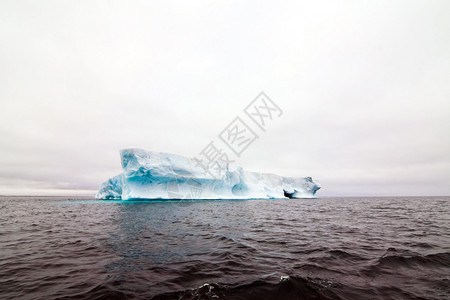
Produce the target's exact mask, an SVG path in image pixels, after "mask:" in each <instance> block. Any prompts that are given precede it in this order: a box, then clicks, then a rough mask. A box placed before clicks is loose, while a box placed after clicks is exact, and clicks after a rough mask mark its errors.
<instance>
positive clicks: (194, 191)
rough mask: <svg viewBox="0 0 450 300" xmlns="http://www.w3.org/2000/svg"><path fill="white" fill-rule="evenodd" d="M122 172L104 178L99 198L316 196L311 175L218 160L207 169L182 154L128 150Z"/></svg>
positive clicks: (122, 153)
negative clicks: (250, 169) (286, 173)
mask: <svg viewBox="0 0 450 300" xmlns="http://www.w3.org/2000/svg"><path fill="white" fill-rule="evenodd" d="M120 155H121V159H122V167H123V172H122V173H121V174H119V175H117V176H115V177H113V178H110V179H109V180H107V181H106V182H104V183H103V184H102V185H101V187H100V189H99V191H98V193H97V195H96V198H97V199H122V200H129V199H255V198H256V199H271V198H284V197H288V198H315V193H316V192H317V190H318V189H320V186H319V185H318V184H317V183H315V182H314V181H313V180H312V178H311V177H295V178H294V177H282V176H278V175H275V174H265V173H255V172H247V171H244V170H243V169H242V168H241V167H237V166H232V165H228V164H225V163H219V162H216V163H217V166H218V167H216V168H211V169H205V168H204V167H202V166H201V165H200V164H199V163H198V161H196V160H195V159H190V158H186V157H183V156H179V155H174V154H168V153H161V152H151V151H145V150H141V149H124V150H122V151H121V152H120Z"/></svg>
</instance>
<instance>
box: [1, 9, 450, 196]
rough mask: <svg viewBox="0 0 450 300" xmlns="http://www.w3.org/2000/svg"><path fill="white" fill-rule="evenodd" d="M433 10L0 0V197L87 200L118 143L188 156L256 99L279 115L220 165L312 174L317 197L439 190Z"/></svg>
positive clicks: (446, 72)
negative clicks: (82, 196) (79, 196)
mask: <svg viewBox="0 0 450 300" xmlns="http://www.w3.org/2000/svg"><path fill="white" fill-rule="evenodd" d="M449 12H450V1H446V0H444V1H429V0H428V1H411V0H405V1H166V0H165V1H18V0H11V1H6V0H4V1H1V2H0V101H1V102H0V103H1V108H0V137H1V139H0V194H49V193H62V194H74V193H77V190H78V191H80V190H81V193H88V194H92V193H93V192H94V190H96V189H97V188H98V187H99V185H100V184H101V183H102V181H104V180H106V179H107V178H109V177H111V176H113V175H116V174H118V173H119V172H120V171H121V166H120V159H119V150H120V149H122V148H129V147H139V148H143V149H147V150H153V151H160V152H170V153H175V154H180V155H184V156H189V157H192V156H195V155H197V154H198V153H199V152H200V151H201V150H202V149H203V148H205V146H206V145H207V144H208V143H209V142H210V141H213V140H217V136H218V134H219V133H220V132H221V131H222V130H223V129H224V128H225V127H226V126H227V125H228V124H229V123H230V122H231V121H232V120H233V119H234V118H235V117H237V116H242V118H244V117H245V115H243V109H244V108H245V107H246V106H247V105H248V104H249V103H250V102H251V101H252V100H253V99H254V98H255V97H256V96H257V95H258V94H259V92H261V91H264V92H265V93H266V94H267V95H268V96H269V97H270V98H271V99H272V100H273V101H274V102H275V103H276V104H277V105H278V106H279V107H280V108H281V109H282V110H283V115H282V116H281V117H279V118H274V120H272V121H271V122H270V124H267V130H266V132H262V131H256V129H258V128H255V132H256V133H257V134H258V135H259V138H258V139H257V140H256V141H255V142H254V143H253V144H252V145H250V146H249V147H248V148H247V149H246V150H245V152H244V153H243V154H242V155H241V157H233V159H234V160H235V161H236V163H237V164H238V165H241V166H243V167H244V168H245V169H247V170H250V171H258V172H272V173H277V174H280V175H286V176H312V177H313V179H314V180H317V181H318V182H319V183H321V185H322V186H323V188H322V190H321V191H320V192H319V196H345V195H348V196H356V195H450V134H449V129H450V18H449ZM248 125H250V126H251V125H255V124H251V123H248ZM219 145H220V144H219ZM222 146H223V145H222ZM224 147H225V146H224ZM224 149H225V148H224Z"/></svg>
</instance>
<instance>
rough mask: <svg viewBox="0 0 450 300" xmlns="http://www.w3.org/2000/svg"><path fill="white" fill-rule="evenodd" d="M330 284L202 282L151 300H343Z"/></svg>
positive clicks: (293, 280) (287, 278)
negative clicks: (332, 289) (229, 283)
mask: <svg viewBox="0 0 450 300" xmlns="http://www.w3.org/2000/svg"><path fill="white" fill-rule="evenodd" d="M332 284H333V283H331V282H329V281H327V282H325V281H320V280H318V279H312V278H303V277H296V276H294V277H290V276H282V277H281V279H280V281H279V282H278V283H270V282H267V281H263V280H256V281H253V282H251V283H248V284H242V285H236V286H227V285H221V284H215V283H212V284H209V283H205V284H203V285H202V286H200V287H198V288H196V289H189V290H184V291H179V292H174V293H164V294H160V295H156V296H155V297H153V298H152V299H153V300H168V299H183V300H191V299H192V300H193V299H198V300H200V299H227V300H241V299H242V300H244V299H245V300H259V299H267V300H271V299H274V300H275V299H286V300H289V299H311V300H314V299H322V300H327V299H330V300H331V299H342V298H341V297H339V296H338V295H337V294H336V293H334V292H332V291H331V290H330V289H329V286H330V285H332Z"/></svg>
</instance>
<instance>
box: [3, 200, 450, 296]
mask: <svg viewBox="0 0 450 300" xmlns="http://www.w3.org/2000/svg"><path fill="white" fill-rule="evenodd" d="M0 226H1V227H0V299H450V197H431V198H430V197H428V198H427V197H422V198H399V197H396V198H322V199H311V200H294V199H279V200H247V201H237V200H236V201H229V200H219V201H218V200H216V201H184V202H182V201H176V202H165V203H163V202H124V201H122V202H120V201H96V200H90V199H88V198H67V197H66V198H63V197H0Z"/></svg>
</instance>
